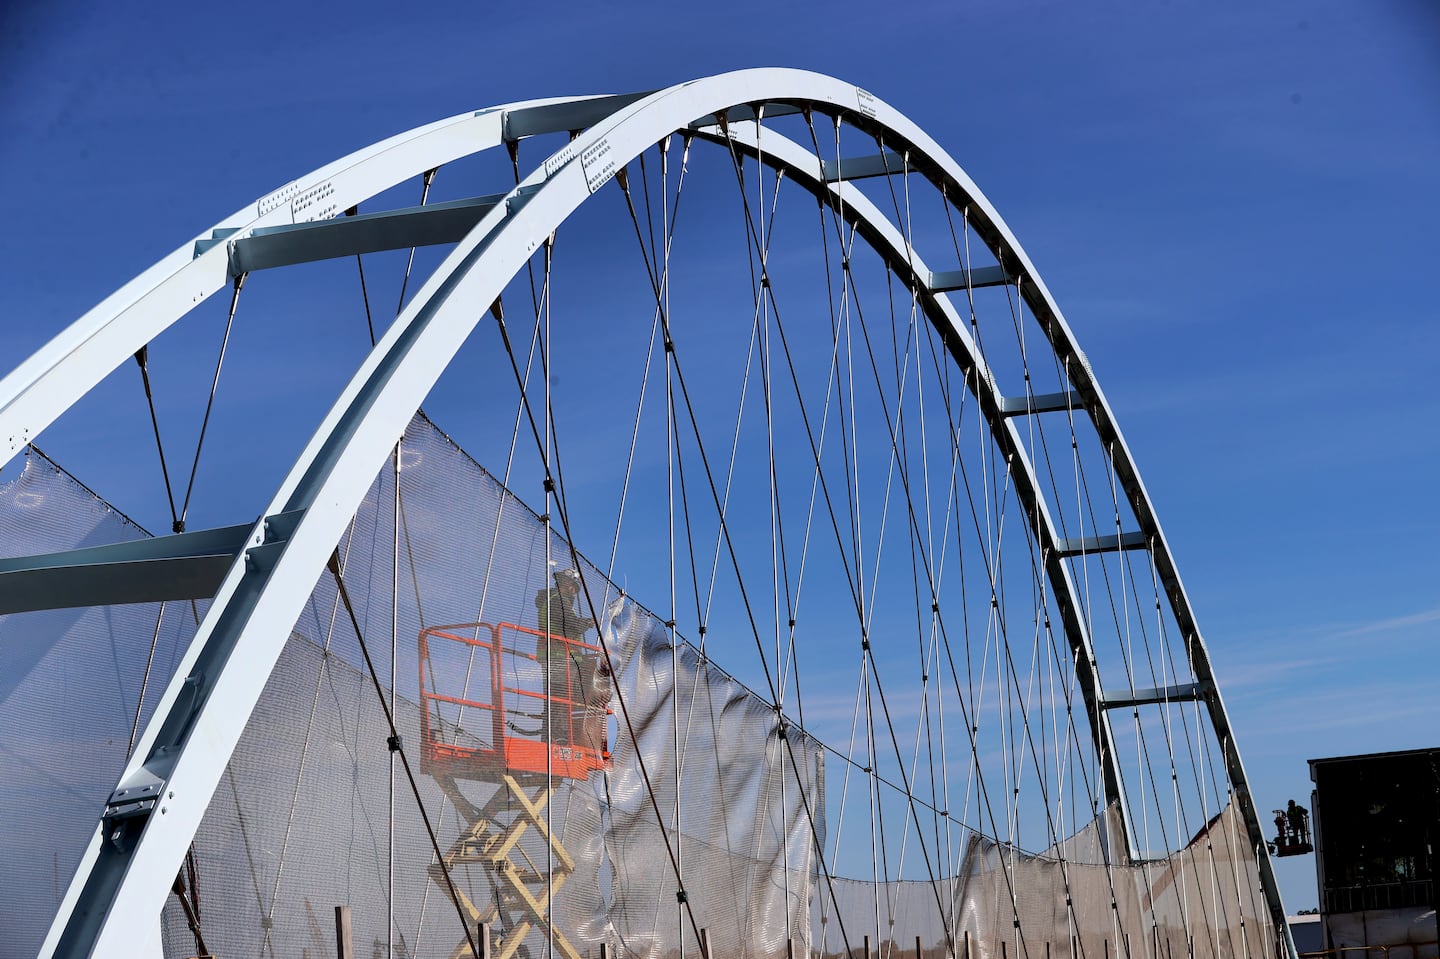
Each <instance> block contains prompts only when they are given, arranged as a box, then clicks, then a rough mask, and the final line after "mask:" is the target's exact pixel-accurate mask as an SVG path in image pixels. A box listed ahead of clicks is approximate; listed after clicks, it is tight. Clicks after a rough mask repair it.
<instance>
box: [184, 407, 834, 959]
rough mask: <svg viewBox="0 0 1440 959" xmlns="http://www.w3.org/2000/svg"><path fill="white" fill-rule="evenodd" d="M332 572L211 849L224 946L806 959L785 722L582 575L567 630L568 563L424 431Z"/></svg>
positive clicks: (383, 478)
mask: <svg viewBox="0 0 1440 959" xmlns="http://www.w3.org/2000/svg"><path fill="white" fill-rule="evenodd" d="M397 465H398V470H397ZM397 475H398V478H399V483H398V493H397V488H396V477H397ZM457 504H464V505H463V508H459V507H457ZM338 557H339V566H340V570H341V575H340V576H339V577H338V579H337V577H335V576H333V575H327V576H326V577H324V578H322V579H321V581H320V582H319V583H318V584H317V585H316V587H315V590H314V592H313V594H312V596H311V598H310V600H309V602H308V603H307V605H306V607H305V611H304V614H303V615H302V617H301V618H300V620H299V622H297V623H296V625H295V627H294V630H293V632H292V633H291V635H290V637H289V640H288V642H287V643H286V646H285V650H284V653H283V654H282V657H281V659H280V661H279V663H278V664H277V667H276V669H275V671H274V673H273V674H272V676H271V678H270V680H269V682H268V685H267V686H266V689H265V691H264V693H263V695H262V696H261V699H260V702H259V705H258V707H257V709H256V710H255V712H254V714H253V716H252V717H251V719H250V721H249V724H248V726H247V727H246V730H245V733H244V735H243V737H242V739H241V741H240V744H239V747H238V748H237V750H236V751H235V754H234V756H233V758H232V760H231V762H230V764H229V767H228V769H227V771H226V774H225V776H224V778H223V779H222V781H221V783H220V787H219V789H218V791H217V792H216V794H215V796H214V798H213V800H212V802H211V805H210V807H209V810H208V812H207V814H206V817H205V820H204V822H203V823H202V825H201V828H200V830H199V832H198V833H197V835H196V837H195V845H194V862H195V864H196V869H195V872H194V889H193V890H192V889H190V888H189V884H190V882H191V875H190V873H189V872H188V871H187V873H186V876H185V882H184V885H185V886H186V889H187V893H188V894H190V895H189V898H190V900H191V904H192V906H193V904H194V902H195V901H198V909H195V911H197V912H198V923H197V925H198V928H199V932H200V934H201V937H202V939H203V946H204V948H205V950H206V951H208V952H209V953H211V954H213V955H220V956H232V955H256V956H270V955H274V956H297V957H298V956H301V955H304V954H306V953H307V952H308V953H309V954H310V955H312V956H320V955H325V954H332V953H333V950H334V936H335V933H334V918H333V917H334V908H335V907H336V906H348V907H349V909H350V912H351V923H352V927H353V936H354V942H355V945H356V952H357V955H371V954H374V955H390V954H394V955H406V956H416V955H426V956H429V955H436V956H448V955H451V954H452V953H454V952H456V951H457V950H459V951H461V952H464V953H466V954H468V950H469V949H470V948H471V945H470V944H471V942H472V939H471V937H472V936H473V935H474V933H475V927H476V924H477V923H480V922H484V923H487V924H488V925H489V927H490V930H491V934H492V936H493V940H492V942H493V946H494V950H495V954H496V955H497V956H510V955H519V956H542V955H547V954H552V950H553V954H554V955H557V956H565V957H568V959H578V957H588V956H596V955H598V954H599V949H600V945H601V944H602V943H605V944H606V945H607V946H608V948H609V949H610V950H611V952H610V954H611V955H616V954H624V955H627V956H628V955H635V956H642V957H649V959H661V957H664V956H667V955H671V954H676V953H677V952H678V950H679V948H680V947H681V942H682V934H681V930H682V929H683V930H684V935H683V938H684V940H685V942H686V943H687V945H686V948H688V949H692V950H693V949H694V948H696V946H697V942H696V937H695V933H694V930H696V929H699V928H704V929H706V930H707V934H708V936H709V937H710V939H711V942H712V944H713V948H714V951H715V953H716V954H717V955H719V954H721V953H724V954H727V955H728V954H734V955H740V954H744V955H757V956H758V955H767V956H783V955H784V954H785V950H786V942H787V939H791V938H793V940H794V941H795V943H797V944H798V945H800V946H801V948H804V947H805V944H806V943H807V941H808V931H807V930H808V919H807V908H808V903H809V902H810V899H811V893H810V876H811V875H812V873H813V872H814V863H813V861H812V856H811V850H812V849H813V848H814V837H813V835H812V827H811V825H810V823H811V822H812V817H814V819H815V820H818V821H821V822H823V808H824V807H823V763H822V759H821V751H820V748H819V746H818V744H816V743H815V742H813V741H812V740H810V739H809V738H808V737H806V736H804V735H803V734H800V733H799V732H792V733H790V734H789V735H788V737H786V738H782V732H781V723H780V720H779V718H778V717H777V714H776V710H775V709H774V707H773V706H772V705H769V704H767V703H766V702H765V701H763V700H762V699H760V698H759V697H757V696H755V695H754V694H752V693H751V692H749V691H748V690H747V689H746V688H745V687H744V686H742V685H741V684H740V683H738V682H737V681H735V680H734V679H733V678H731V677H730V676H728V675H726V674H725V673H724V672H722V671H721V670H719V669H717V668H716V667H714V666H713V665H712V664H710V663H709V662H708V661H707V660H706V658H705V657H704V656H703V655H702V653H701V652H700V651H699V650H697V649H695V648H692V647H691V646H688V645H686V644H685V643H683V642H680V643H676V642H673V641H672V636H671V632H670V631H669V630H668V629H667V628H666V626H665V624H664V623H663V622H661V621H660V620H659V619H658V618H657V617H655V616H654V615H652V614H651V613H649V612H648V611H646V610H645V609H644V608H642V607H641V606H640V605H638V604H637V603H635V602H634V601H632V600H630V599H628V598H625V597H622V596H621V595H620V594H619V592H618V591H617V590H616V589H615V588H614V587H613V586H611V585H610V584H609V583H608V582H606V580H605V578H604V577H603V576H602V575H601V574H600V573H599V572H598V571H597V570H596V569H595V568H594V567H593V566H591V565H589V564H587V563H585V562H584V561H581V562H580V563H579V564H578V566H579V568H578V570H576V572H578V574H579V577H580V579H581V580H582V581H583V582H582V583H581V586H582V589H581V590H580V591H579V594H578V595H575V596H574V601H573V604H572V605H570V606H568V607H567V608H568V609H569V610H571V612H575V611H578V615H579V616H580V618H581V620H583V621H581V622H578V623H577V622H568V623H567V622H560V621H558V620H557V619H556V618H555V616H554V615H552V614H551V613H550V606H549V603H550V598H549V597H550V593H551V591H552V590H556V589H557V588H558V587H557V584H558V583H559V582H560V581H561V578H562V577H561V576H557V574H564V573H565V572H566V571H567V570H569V569H571V568H573V566H574V565H575V564H574V560H573V558H572V554H571V553H570V551H569V549H568V547H567V545H566V544H565V543H564V542H563V541H562V540H561V538H560V537H559V536H558V535H557V534H555V533H554V532H552V531H550V530H549V528H548V526H547V524H546V523H545V522H544V521H543V520H542V518H541V517H539V516H538V515H537V514H536V513H534V512H532V511H531V510H530V509H528V508H527V507H526V506H524V505H523V504H521V503H520V502H519V501H518V500H517V499H515V498H514V497H513V496H512V495H510V494H509V493H508V492H506V491H505V489H504V487H503V486H502V484H501V483H500V482H499V481H498V480H497V479H495V478H494V477H492V476H491V475H490V474H488V473H487V472H486V471H485V470H483V469H482V468H480V467H479V466H478V465H477V464H475V463H474V462H473V461H471V460H470V459H469V458H468V457H467V456H466V455H465V454H464V453H463V452H462V451H461V450H460V449H459V448H458V447H457V446H456V445H455V444H453V443H452V442H451V441H450V440H449V439H448V438H446V437H445V436H444V435H443V434H441V433H440V432H439V431H438V430H437V429H435V427H434V426H433V425H431V424H430V423H429V422H428V421H427V420H425V419H423V418H417V419H416V420H415V422H414V423H413V424H412V426H411V428H410V429H409V430H408V431H407V433H406V435H405V437H404V439H403V441H402V443H401V445H400V452H399V455H398V460H397V461H393V462H392V463H391V464H390V465H389V466H388V467H387V468H386V469H383V470H382V471H381V472H380V474H379V476H378V477H377V479H376V481H375V483H374V485H373V486H372V488H371V490H370V492H369V495H368V496H367V498H366V500H365V502H364V504H363V505H362V507H361V508H360V510H359V511H358V512H357V514H356V517H355V519H354V522H353V524H352V525H351V527H350V529H349V531H348V532H347V534H346V536H345V537H344V539H343V540H342V542H341V543H340V544H339V548H338ZM341 583H343V587H344V589H343V594H342V591H341V588H340V584H341ZM352 613H353V619H352ZM557 615H558V614H557ZM547 618H548V619H549V623H548V630H549V631H548V632H547V630H546V629H545V628H544V627H545V626H546V622H545V620H546V619H547ZM592 620H593V621H594V622H593V623H592ZM601 636H603V637H604V639H605V643H604V647H603V648H602V646H601V644H600V642H599V638H600V637H601ZM362 646H363V648H362ZM547 647H548V648H547ZM607 651H608V659H607V657H606V653H607ZM367 653H368V658H369V664H367V662H366V654H367ZM557 659H558V660H562V661H564V662H565V663H566V665H563V666H560V667H558V668H557V667H556V665H555V662H556V660H557ZM572 663H573V668H571V666H570V664H572ZM372 667H373V675H372V672H371V670H372ZM602 698H603V701H597V699H602ZM382 701H383V702H384V704H385V705H386V706H388V707H389V709H390V711H391V713H392V715H393V718H394V724H395V727H396V731H397V732H398V740H397V741H396V743H395V745H397V746H398V747H399V751H392V750H391V749H390V748H389V743H388V742H387V740H389V738H390V736H391V731H390V728H389V725H388V723H387V720H386V717H385V710H384V709H383V708H382ZM622 701H623V702H624V710H623V712H622V711H621V710H620V709H619V708H618V706H619V703H620V702H622ZM557 703H559V704H560V706H559V708H558V709H557V706H556V704H557ZM622 729H623V730H624V732H623V733H622V732H621V730H622ZM631 730H633V738H632V734H631ZM545 742H554V743H556V744H557V746H556V748H555V749H554V750H547V749H545V748H544V746H543V744H544V743H545ZM609 751H613V756H608V758H607V753H608V752H609ZM402 753H403V758H404V760H408V764H409V767H410V773H411V774H412V775H413V778H414V787H413V788H412V786H411V782H410V778H409V777H408V776H407V774H406V772H405V767H404V764H403V762H402ZM807 806H808V807H809V808H810V810H811V812H810V814H809V815H807V813H806V807H807ZM432 831H433V836H434V838H433V840H432V838H431V833H432ZM547 834H548V835H553V837H554V842H553V843H548V842H547V841H546V835H547ZM677 869H678V878H677ZM682 888H683V889H684V890H685V891H686V895H685V896H684V897H681V896H680V895H679V893H680V891H681V889H682ZM682 898H683V899H684V900H685V901H683V902H682V901H681V899H682ZM164 940H165V948H166V952H167V954H169V955H186V954H193V953H195V952H197V951H198V949H199V946H200V945H201V942H200V940H197V939H196V935H195V930H194V929H193V928H192V925H191V921H190V917H187V915H186V913H185V910H184V908H182V906H181V903H180V898H179V897H172V898H171V900H170V904H169V906H168V907H167V909H166V912H165V917H164Z"/></svg>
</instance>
